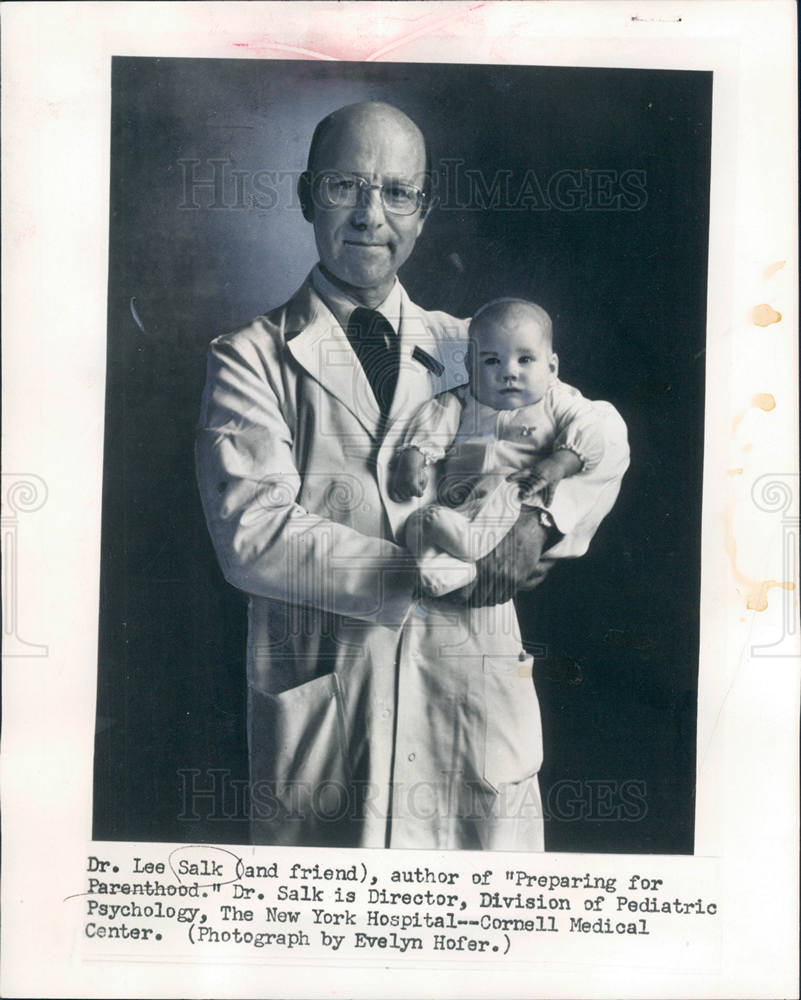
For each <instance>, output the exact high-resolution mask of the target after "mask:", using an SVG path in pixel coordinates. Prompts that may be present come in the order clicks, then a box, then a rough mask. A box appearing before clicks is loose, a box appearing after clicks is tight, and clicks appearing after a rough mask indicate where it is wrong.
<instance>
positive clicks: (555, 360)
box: [548, 354, 559, 376]
mask: <svg viewBox="0 0 801 1000" xmlns="http://www.w3.org/2000/svg"><path fill="white" fill-rule="evenodd" d="M548 367H549V368H550V369H551V375H553V376H556V375H558V374H559V355H558V354H552V355H551V360H550V361H549V362H548Z"/></svg>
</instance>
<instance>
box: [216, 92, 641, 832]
mask: <svg viewBox="0 0 801 1000" xmlns="http://www.w3.org/2000/svg"><path fill="white" fill-rule="evenodd" d="M427 168H428V164H427V156H426V147H425V143H424V140H423V136H422V134H421V133H420V130H419V129H418V128H417V126H416V125H415V124H414V123H413V122H412V121H411V120H410V119H409V118H408V117H407V116H406V115H404V114H403V113H402V112H400V111H399V110H398V109H396V108H393V107H391V106H389V105H386V104H379V103H373V102H368V103H363V104H357V105H352V106H349V107H346V108H342V109H340V110H339V111H337V112H334V113H333V114H332V115H329V116H328V118H326V119H324V120H323V122H321V123H320V125H318V127H317V129H316V131H315V134H314V137H313V139H312V144H311V148H310V152H309V162H308V170H307V171H306V172H305V173H304V174H303V176H302V177H301V179H300V183H299V187H298V190H299V194H300V198H301V204H302V207H303V214H304V216H305V218H306V219H307V220H308V221H309V222H311V224H312V225H313V227H314V235H315V240H316V243H317V249H318V253H319V264H318V265H317V266H316V267H315V268H314V270H313V271H312V273H311V275H310V276H309V278H308V279H307V281H306V282H305V283H304V284H303V286H302V287H301V289H300V290H299V291H298V292H297V293H296V294H295V295H294V296H293V297H292V299H291V300H290V301H289V302H288V303H287V304H286V305H284V306H282V307H280V308H279V309H276V310H274V311H272V312H270V313H268V314H267V315H266V316H262V317H260V318H259V319H257V320H256V321H254V322H253V323H252V324H251V325H250V326H248V327H246V328H245V329H244V330H241V331H239V332H237V333H235V334H232V335H230V336H227V337H221V338H218V339H217V340H216V341H214V342H213V344H212V345H211V348H210V354H209V368H208V378H207V384H206V390H205V394H204V400H203V407H202V414H201V421H200V429H199V432H198V438H197V463H198V481H199V485H200V490H201V495H202V499H203V504H204V509H205V512H206V517H207V520H208V524H209V530H210V532H211V536H212V539H213V541H214V545H215V549H216V552H217V555H218V558H219V560H220V564H221V567H222V569H223V572H224V573H225V576H226V578H227V579H228V580H229V582H230V583H232V584H233V585H234V586H236V587H239V588H240V589H242V590H244V591H245V592H247V593H248V594H249V595H250V611H249V636H248V684H249V701H248V735H249V753H250V770H251V807H252V828H251V829H252V839H253V841H254V842H255V843H267V844H278V843H282V844H298V845H300V844H305V845H321V846H325V845H328V846H348V845H350V846H364V847H383V846H392V847H426V848H454V847H460V848H504V849H529V850H536V849H542V846H543V843H542V816H541V807H540V799H539V791H538V787H537V771H538V770H539V766H540V762H541V755H542V748H541V735H540V722H539V710H538V706H537V701H536V695H535V692H534V687H533V682H532V677H531V665H532V661H531V658H530V657H528V656H527V655H526V653H525V652H524V651H523V650H522V647H521V642H520V634H519V630H518V626H517V621H516V618H515V614H514V608H513V605H512V603H511V597H512V596H513V594H514V592H515V590H516V589H518V588H526V587H530V586H533V585H534V584H535V583H536V582H538V581H539V580H540V579H541V578H542V576H543V575H544V568H543V567H542V566H535V565H530V563H531V560H527V558H526V551H527V547H528V545H529V544H530V540H532V539H535V538H536V535H537V533H542V532H544V531H546V530H553V529H549V528H547V527H546V526H544V525H543V524H541V523H540V518H539V517H538V516H537V514H536V513H535V514H534V515H528V516H527V517H526V520H525V523H522V522H519V523H518V525H517V526H516V527H515V528H514V529H513V530H512V532H510V534H509V535H508V536H507V538H506V539H505V540H504V543H503V546H502V547H499V550H496V551H495V552H493V553H490V555H489V556H487V557H486V559H485V560H484V561H483V563H482V564H481V565H480V567H479V568H480V571H481V572H480V583H479V584H478V585H477V587H476V588H474V589H473V590H472V591H470V592H467V591H465V592H462V593H461V594H460V595H459V597H457V599H456V600H451V601H450V602H444V601H439V602H438V601H431V600H429V601H424V602H420V601H416V600H415V595H416V589H417V583H418V581H417V572H416V569H415V566H414V563H413V561H412V560H410V558H409V557H408V555H407V553H406V552H405V551H404V550H403V549H402V548H401V547H400V546H399V545H398V544H397V542H396V539H397V538H398V537H400V532H401V529H402V527H403V524H404V522H405V519H406V517H408V515H409V513H410V512H411V510H412V509H413V503H412V502H405V503H397V502H394V501H393V500H392V499H391V498H390V497H389V495H388V489H387V472H388V464H389V461H390V457H391V456H392V454H393V452H394V450H395V448H396V447H397V444H398V441H399V439H400V437H401V436H402V434H403V431H404V429H405V426H406V424H407V422H408V420H409V418H410V416H411V414H412V413H413V412H414V410H415V409H416V408H417V407H418V406H419V405H420V404H421V403H422V402H424V401H425V400H427V399H429V398H430V397H431V396H432V395H433V394H435V393H437V392H441V391H444V390H446V389H450V388H453V387H454V386H456V385H458V384H461V383H463V382H465V380H466V374H465V369H464V355H465V345H466V321H464V320H456V319H454V318H452V317H450V316H447V315H445V314H443V313H436V312H425V311H423V310H422V309H420V308H418V307H417V306H415V305H414V304H413V303H412V302H411V301H410V299H409V298H408V296H407V294H406V292H405V290H404V289H403V288H402V286H401V285H400V284H399V283H398V281H397V279H396V273H397V271H398V268H399V267H400V266H401V265H402V264H403V263H404V261H405V260H406V259H407V258H408V257H409V255H410V254H411V252H412V250H413V248H414V245H415V242H416V240H417V238H418V236H419V235H420V233H421V231H422V229H423V226H424V222H425V215H426V211H427V207H428V206H427V197H428V191H427V182H426V173H427ZM615 416H616V415H615ZM610 419H614V417H611V418H610ZM617 419H618V420H619V418H617ZM625 463H626V458H625V456H617V457H613V460H612V461H611V462H610V469H611V472H610V477H609V484H611V486H609V484H607V488H606V491H605V493H604V494H603V497H601V496H600V494H599V495H596V496H593V497H592V498H590V499H589V500H587V499H586V498H585V499H584V500H580V501H578V504H579V506H580V507H582V509H581V511H580V514H579V516H578V517H576V518H574V520H575V521H579V520H580V519H581V517H584V521H583V525H584V537H586V538H587V539H588V538H589V537H590V536H591V534H592V531H593V530H594V528H595V527H596V526H597V524H598V523H599V522H600V520H601V518H602V517H603V515H604V514H605V513H606V511H608V509H609V508H610V507H611V504H612V502H613V500H614V495H616V492H617V486H618V484H619V479H620V476H621V475H622V470H623V469H624V468H625ZM602 492H603V491H602ZM426 499H427V498H425V497H424V498H423V502H426ZM582 504H583V506H582ZM557 525H558V526H559V527H560V528H561V527H563V526H562V525H560V524H559V521H558V518H557ZM588 526H589V527H588ZM578 534H579V535H580V534H581V532H579V533H578ZM555 537H558V534H557V535H556V536H555ZM536 540H537V547H539V544H540V542H541V540H542V539H541V538H539V539H536ZM565 542H568V543H569V536H568V538H567V539H565V541H563V542H562V543H561V544H562V545H564V544H565ZM580 547H581V544H580V543H579V544H578V549H580Z"/></svg>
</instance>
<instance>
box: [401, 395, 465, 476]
mask: <svg viewBox="0 0 801 1000" xmlns="http://www.w3.org/2000/svg"><path fill="white" fill-rule="evenodd" d="M461 415H462V403H461V400H460V399H459V396H458V395H457V394H456V393H455V392H454V391H453V390H448V391H447V392H442V393H440V394H439V395H438V396H434V397H433V398H432V399H429V400H428V402H426V403H423V405H422V406H421V407H420V408H419V409H418V410H417V411H416V412H415V413H414V415H413V416H412V418H411V420H410V421H409V424H408V426H407V428H406V433H405V434H404V436H403V443H402V445H401V447H402V448H417V450H418V451H421V452H422V453H423V454H424V455H425V456H426V458H428V459H429V461H431V462H439V461H440V460H441V459H442V458H444V457H445V452H446V451H447V450H448V448H449V447H450V445H451V444H452V442H453V439H454V438H455V437H456V432H457V431H458V429H459V421H460V419H461Z"/></svg>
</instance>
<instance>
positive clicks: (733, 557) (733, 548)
mask: <svg viewBox="0 0 801 1000" xmlns="http://www.w3.org/2000/svg"><path fill="white" fill-rule="evenodd" d="M726 551H727V553H728V555H729V562H730V563H731V570H732V574H733V576H734V579H735V581H736V582H737V583H738V584H740V585H741V586H742V587H743V589H745V590H746V598H745V606H746V608H747V609H748V610H749V611H766V610H767V607H768V591H770V590H773V589H774V588H775V587H779V588H780V589H781V590H795V584H794V583H793V582H792V580H785V581H781V580H752V579H751V578H750V577H748V576H746V575H745V573H743V572H742V570H740V568H739V567H738V565H737V541H736V540H735V537H734V524H733V522H732V516H731V512H727V514H726ZM738 589H739V588H738ZM741 620H742V619H741Z"/></svg>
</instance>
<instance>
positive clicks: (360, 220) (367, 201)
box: [351, 187, 384, 229]
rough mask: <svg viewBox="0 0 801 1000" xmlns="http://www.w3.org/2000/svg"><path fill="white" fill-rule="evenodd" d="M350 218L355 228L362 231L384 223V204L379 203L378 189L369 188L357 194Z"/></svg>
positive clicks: (379, 193)
mask: <svg viewBox="0 0 801 1000" xmlns="http://www.w3.org/2000/svg"><path fill="white" fill-rule="evenodd" d="M351 218H352V220H353V224H354V225H355V226H358V227H360V228H364V229H366V228H367V227H368V226H378V225H381V223H382V222H384V204H383V202H382V201H381V190H380V188H377V187H370V188H365V189H363V190H362V191H360V192H359V197H358V200H357V202H356V204H355V205H354V206H353V214H352V216H351Z"/></svg>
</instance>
